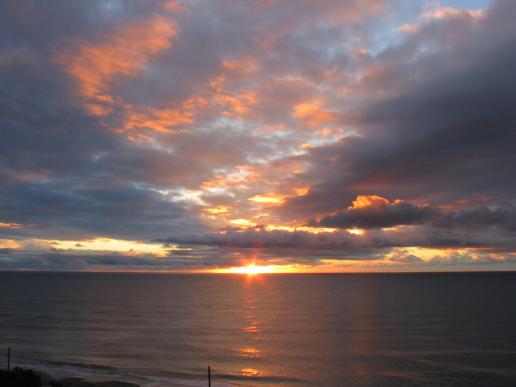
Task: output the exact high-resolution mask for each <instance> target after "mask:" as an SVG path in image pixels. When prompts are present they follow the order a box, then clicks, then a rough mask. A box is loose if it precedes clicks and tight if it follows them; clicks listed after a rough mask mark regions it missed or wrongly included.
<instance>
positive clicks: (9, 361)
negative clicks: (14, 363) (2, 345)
mask: <svg viewBox="0 0 516 387" xmlns="http://www.w3.org/2000/svg"><path fill="white" fill-rule="evenodd" d="M10 370H11V346H8V347H7V372H9V371H10Z"/></svg>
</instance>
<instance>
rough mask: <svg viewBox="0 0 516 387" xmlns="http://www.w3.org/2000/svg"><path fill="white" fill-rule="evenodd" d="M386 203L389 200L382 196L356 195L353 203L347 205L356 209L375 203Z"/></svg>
mask: <svg viewBox="0 0 516 387" xmlns="http://www.w3.org/2000/svg"><path fill="white" fill-rule="evenodd" d="M379 204H381V205H387V204H390V202H389V201H388V200H387V199H385V198H382V197H381V196H378V195H359V196H357V197H356V199H355V200H353V203H352V204H351V206H350V207H349V208H350V209H358V208H365V207H372V206H375V205H379Z"/></svg>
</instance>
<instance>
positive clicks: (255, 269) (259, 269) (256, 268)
mask: <svg viewBox="0 0 516 387" xmlns="http://www.w3.org/2000/svg"><path fill="white" fill-rule="evenodd" d="M277 270H278V266H277V265H267V266H260V265H257V264H256V263H254V262H253V263H250V264H248V265H245V266H239V267H230V268H227V269H219V270H217V272H218V273H235V274H247V275H257V274H266V273H274V272H276V271H277Z"/></svg>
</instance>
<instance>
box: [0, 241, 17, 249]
mask: <svg viewBox="0 0 516 387" xmlns="http://www.w3.org/2000/svg"><path fill="white" fill-rule="evenodd" d="M20 247H22V245H21V244H20V243H18V242H16V241H14V240H12V239H0V248H1V249H19V248H20Z"/></svg>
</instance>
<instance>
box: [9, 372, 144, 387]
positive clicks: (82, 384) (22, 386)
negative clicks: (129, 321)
mask: <svg viewBox="0 0 516 387" xmlns="http://www.w3.org/2000/svg"><path fill="white" fill-rule="evenodd" d="M0 386H2V387H139V386H138V385H137V384H133V383H127V382H120V381H116V380H113V381H103V382H90V381H87V380H84V379H82V378H76V377H69V378H64V379H54V378H52V377H50V376H49V375H47V374H44V373H41V372H35V371H33V370H29V369H22V368H15V369H13V370H12V371H5V370H2V371H0Z"/></svg>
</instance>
